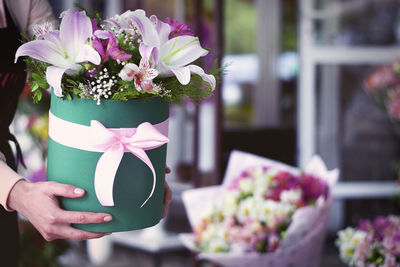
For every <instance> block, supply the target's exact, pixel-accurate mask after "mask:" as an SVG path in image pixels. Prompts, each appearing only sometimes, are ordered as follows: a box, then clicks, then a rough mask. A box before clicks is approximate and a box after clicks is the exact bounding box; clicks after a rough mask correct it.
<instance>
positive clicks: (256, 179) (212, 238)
mask: <svg viewBox="0 0 400 267" xmlns="http://www.w3.org/2000/svg"><path fill="white" fill-rule="evenodd" d="M328 194H329V186H328V184H327V183H326V182H325V181H323V180H321V179H320V178H318V177H316V176H314V175H308V174H305V173H301V174H300V175H295V174H292V173H290V172H288V171H280V170H279V168H274V167H263V166H259V167H251V168H249V169H246V170H245V171H244V172H242V174H241V175H240V176H239V177H237V178H236V179H234V180H233V181H232V182H231V184H230V185H229V187H228V189H227V191H226V192H224V194H223V197H222V199H221V201H220V203H218V204H216V205H215V206H214V207H213V210H212V212H211V214H210V215H209V216H207V217H205V218H203V220H202V222H201V223H200V224H199V225H198V226H197V227H196V228H195V237H196V239H195V243H196V246H197V248H198V249H199V250H201V251H203V252H227V251H239V252H260V253H266V252H273V251H275V250H276V249H277V248H278V246H279V244H280V241H281V239H282V238H284V237H285V234H286V230H287V228H288V226H289V225H290V223H291V222H292V218H293V214H294V213H295V211H296V210H297V209H298V208H301V207H305V206H308V205H314V204H315V203H316V201H317V199H318V198H320V197H322V198H324V199H326V198H327V197H328Z"/></svg>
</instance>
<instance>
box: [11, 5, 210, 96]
mask: <svg viewBox="0 0 400 267" xmlns="http://www.w3.org/2000/svg"><path fill="white" fill-rule="evenodd" d="M61 18H62V20H61V24H60V27H59V29H56V28H55V27H54V25H52V24H50V23H44V24H42V25H36V26H35V27H34V33H35V34H34V36H33V39H32V40H30V41H28V42H26V43H25V44H23V45H22V46H21V47H19V48H18V50H17V52H16V60H17V59H18V57H21V56H29V58H28V59H27V60H26V61H27V64H28V70H29V71H30V72H31V73H32V77H31V78H30V79H29V81H30V83H31V88H32V91H33V93H34V101H35V102H37V101H39V100H40V99H41V97H42V90H43V89H47V88H49V87H52V88H53V89H54V93H55V95H56V96H58V97H62V98H68V99H72V96H73V95H76V96H78V97H79V98H90V99H93V100H95V101H96V102H97V103H98V104H100V102H101V100H102V99H111V100H128V99H138V98H146V97H152V96H153V97H154V96H156V97H161V98H163V99H165V100H166V101H168V102H178V101H180V100H182V98H183V97H188V98H190V99H192V100H199V99H202V98H204V97H208V96H210V95H211V92H212V91H213V90H214V88H215V83H216V81H215V77H214V76H213V75H211V74H207V73H205V72H204V70H203V69H202V68H201V67H199V66H198V64H197V65H196V64H192V63H195V61H197V60H198V59H199V58H200V57H202V56H205V55H206V54H207V53H208V51H207V50H205V49H204V48H202V47H201V45H200V41H199V39H198V38H197V37H195V36H194V34H193V33H192V31H191V30H190V29H189V28H188V27H187V26H186V25H185V24H183V23H180V22H177V21H175V20H171V19H169V18H167V19H166V20H165V21H162V20H160V19H158V18H157V17H156V16H155V15H152V16H150V17H147V16H146V13H145V11H144V10H140V9H139V10H135V11H126V12H125V13H123V14H121V15H115V16H114V17H112V18H109V19H106V20H103V19H101V18H100V16H98V15H93V16H92V18H90V17H88V16H87V15H86V13H85V11H81V12H74V11H70V10H68V11H65V12H63V13H62V14H61Z"/></svg>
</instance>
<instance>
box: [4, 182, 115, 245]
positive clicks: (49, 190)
mask: <svg viewBox="0 0 400 267" xmlns="http://www.w3.org/2000/svg"><path fill="white" fill-rule="evenodd" d="M84 194H85V192H84V190H82V189H80V188H76V187H74V186H72V185H65V184H59V183H55V182H39V183H30V182H28V181H25V180H20V181H18V182H17V183H16V184H15V185H14V187H13V188H12V189H11V191H10V194H9V197H8V201H7V205H8V206H9V207H10V208H11V209H14V210H16V211H18V212H19V213H20V214H22V215H24V216H25V217H26V218H27V219H28V220H29V221H30V222H31V223H32V224H33V226H35V228H36V229H37V230H38V231H39V232H40V233H41V234H42V236H43V237H44V238H45V239H46V240H47V241H51V240H54V239H63V238H71V239H75V240H86V239H90V238H99V237H102V236H104V235H107V234H106V233H92V232H87V231H82V230H78V229H75V228H73V227H72V226H71V223H82V224H86V223H104V222H108V221H111V220H112V217H111V215H109V214H106V213H93V212H77V211H65V210H62V209H61V208H60V207H59V205H58V201H57V196H61V197H68V198H79V197H82V196H83V195H84Z"/></svg>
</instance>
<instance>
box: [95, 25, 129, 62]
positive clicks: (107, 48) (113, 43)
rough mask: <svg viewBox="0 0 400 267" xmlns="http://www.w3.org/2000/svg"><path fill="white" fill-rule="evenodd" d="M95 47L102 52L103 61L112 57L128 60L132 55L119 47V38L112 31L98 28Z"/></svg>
mask: <svg viewBox="0 0 400 267" xmlns="http://www.w3.org/2000/svg"><path fill="white" fill-rule="evenodd" d="M93 47H94V49H96V51H97V52H98V53H99V54H100V56H101V59H102V61H103V62H106V61H108V60H109V59H110V58H111V59H114V60H119V61H126V60H128V59H130V58H131V57H132V55H130V54H128V53H126V52H125V51H123V50H120V49H119V48H118V43H117V40H116V39H115V36H114V34H113V33H112V32H109V31H102V30H98V31H96V32H95V33H94V38H93Z"/></svg>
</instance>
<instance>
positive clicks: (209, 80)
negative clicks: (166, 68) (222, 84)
mask: <svg viewBox="0 0 400 267" xmlns="http://www.w3.org/2000/svg"><path fill="white" fill-rule="evenodd" d="M188 67H189V69H190V72H192V73H194V74H197V75H199V76H200V77H201V78H202V79H203V81H205V82H207V83H209V84H210V85H211V88H212V90H213V91H214V90H215V85H216V80H215V77H214V75H211V74H206V73H205V72H204V70H203V69H202V68H200V67H199V66H196V65H189V66H188Z"/></svg>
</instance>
